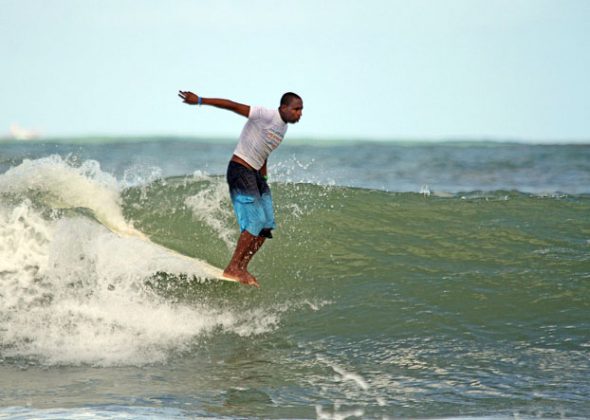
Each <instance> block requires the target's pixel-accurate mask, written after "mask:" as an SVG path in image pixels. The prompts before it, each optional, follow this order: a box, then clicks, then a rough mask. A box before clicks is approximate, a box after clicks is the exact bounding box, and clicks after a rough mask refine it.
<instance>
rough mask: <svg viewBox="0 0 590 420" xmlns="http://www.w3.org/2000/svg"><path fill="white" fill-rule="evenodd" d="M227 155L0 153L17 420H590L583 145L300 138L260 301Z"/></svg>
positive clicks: (276, 177)
mask: <svg viewBox="0 0 590 420" xmlns="http://www.w3.org/2000/svg"><path fill="white" fill-rule="evenodd" d="M232 150H233V142H231V141H225V140H224V141H220V140H218V141H209V142H207V141H202V140H201V141H194V140H191V139H166V138H144V139H141V138H140V139H132V140H129V139H90V138H83V139H62V140H60V139H56V140H54V141H42V142H41V141H40V142H12V143H11V142H3V143H1V144H0V418H22V419H24V418H43V419H47V418H81V417H84V418H250V417H260V418H321V419H332V418H334V419H343V418H376V419H381V418H489V417H492V418H536V417H541V418H560V417H568V418H587V417H588V416H589V415H590V381H589V380H588V378H590V145H559V146H555V145H526V144H509V143H491V142H471V143H468V142H456V143H412V142H393V143H370V142H357V143H346V142H341V143H337V142H332V143H327V142H312V141H308V142H300V143H297V142H295V141H293V142H291V143H289V140H287V141H286V142H285V144H284V145H282V146H281V147H280V148H279V149H278V150H277V151H276V152H275V153H274V154H273V155H272V156H271V160H270V162H269V163H270V176H271V188H272V190H273V196H274V201H275V205H276V213H277V224H278V227H277V230H276V232H275V238H274V239H273V240H271V241H267V243H266V244H265V246H264V247H263V249H262V250H261V251H260V253H259V254H258V255H256V257H255V258H254V260H253V262H252V264H251V268H252V272H253V273H254V274H255V275H256V276H257V277H258V279H259V282H260V284H261V286H262V287H261V288H260V289H253V288H248V287H244V286H241V285H238V284H233V283H229V282H212V281H207V280H205V279H203V278H202V273H200V272H199V271H198V269H196V268H195V267H194V265H191V260H190V259H187V258H185V257H182V256H180V255H179V254H178V253H180V254H184V255H187V256H190V257H195V258H200V259H203V260H206V261H208V262H209V263H211V264H214V265H216V266H219V267H223V266H224V265H225V264H226V263H227V261H228V258H229V257H230V254H231V251H232V249H233V244H234V241H235V240H236V238H237V233H238V232H237V226H236V222H235V220H234V217H233V213H232V209H231V204H230V202H229V198H228V193H227V186H226V184H225V180H224V176H223V174H224V172H225V168H226V165H227V161H228V159H229V156H230V155H231V152H232ZM113 231H116V232H124V231H127V232H141V234H142V235H145V236H146V237H148V238H149V241H148V240H145V239H142V238H141V237H139V236H138V235H121V234H117V233H114V232H113ZM168 249H170V250H174V251H176V252H168V251H167V250H168Z"/></svg>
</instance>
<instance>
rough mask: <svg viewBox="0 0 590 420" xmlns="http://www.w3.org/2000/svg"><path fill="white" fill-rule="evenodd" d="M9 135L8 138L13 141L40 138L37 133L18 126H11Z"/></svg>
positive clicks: (39, 134)
mask: <svg viewBox="0 0 590 420" xmlns="http://www.w3.org/2000/svg"><path fill="white" fill-rule="evenodd" d="M9 133H10V134H9V138H10V139H13V140H36V139H38V138H40V137H41V133H39V132H38V131H36V130H29V129H26V128H23V127H21V126H19V125H18V124H11V125H10V130H9Z"/></svg>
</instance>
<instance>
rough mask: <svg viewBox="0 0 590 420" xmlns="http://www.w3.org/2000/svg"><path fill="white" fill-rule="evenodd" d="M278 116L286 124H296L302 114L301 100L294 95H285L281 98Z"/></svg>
mask: <svg viewBox="0 0 590 420" xmlns="http://www.w3.org/2000/svg"><path fill="white" fill-rule="evenodd" d="M279 114H281V119H282V120H283V121H285V122H286V123H292V124H294V123H296V122H297V121H299V119H300V118H301V115H302V114H303V99H301V97H300V96H299V95H297V94H296V93H293V92H287V93H285V94H284V95H283V96H282V97H281V106H279Z"/></svg>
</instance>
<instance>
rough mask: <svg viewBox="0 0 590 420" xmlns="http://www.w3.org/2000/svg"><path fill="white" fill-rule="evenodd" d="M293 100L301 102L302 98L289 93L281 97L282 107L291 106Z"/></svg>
mask: <svg viewBox="0 0 590 420" xmlns="http://www.w3.org/2000/svg"><path fill="white" fill-rule="evenodd" d="M293 99H300V100H301V96H299V95H297V94H296V93H293V92H287V93H285V94H283V96H281V106H283V105H289V104H290V103H291V101H292V100H293Z"/></svg>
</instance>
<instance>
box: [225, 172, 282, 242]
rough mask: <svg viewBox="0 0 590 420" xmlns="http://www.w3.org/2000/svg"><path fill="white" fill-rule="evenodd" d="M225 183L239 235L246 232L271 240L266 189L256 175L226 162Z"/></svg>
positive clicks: (271, 216) (271, 217)
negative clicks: (236, 220)
mask: <svg viewBox="0 0 590 420" xmlns="http://www.w3.org/2000/svg"><path fill="white" fill-rule="evenodd" d="M227 183H228V185H229V193H230V196H231V200H232V203H233V205H234V211H235V213H236V217H237V219H238V224H239V225H240V232H243V231H245V230H247V231H248V232H249V233H251V234H252V235H254V236H264V237H267V238H272V235H271V230H272V229H274V228H275V218H274V211H273V206H272V196H271V194H270V188H269V187H268V184H267V183H266V180H265V179H264V178H263V176H262V174H261V173H260V171H256V170H254V169H249V168H246V167H245V166H243V165H240V164H239V163H237V162H234V161H230V162H229V165H228V167H227Z"/></svg>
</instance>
